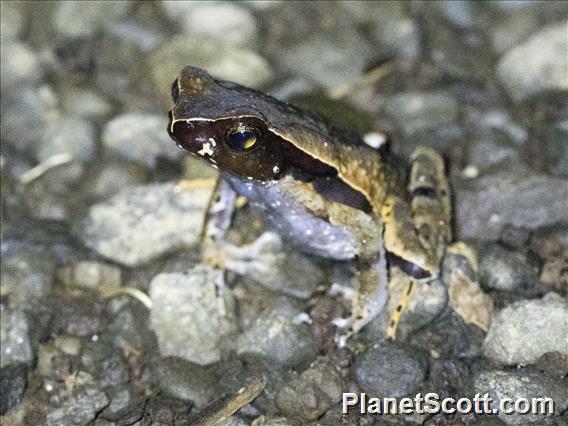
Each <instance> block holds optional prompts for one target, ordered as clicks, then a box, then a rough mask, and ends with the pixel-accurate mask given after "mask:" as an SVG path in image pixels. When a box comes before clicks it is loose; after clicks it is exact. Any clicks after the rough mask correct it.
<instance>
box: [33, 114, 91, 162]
mask: <svg viewBox="0 0 568 426" xmlns="http://www.w3.org/2000/svg"><path fill="white" fill-rule="evenodd" d="M35 154H36V158H37V159H38V161H39V162H42V161H45V160H47V159H48V158H50V157H52V156H54V155H59V154H68V155H70V156H71V157H72V158H74V159H77V160H80V161H89V160H91V159H92V158H93V155H94V154H95V127H94V126H93V124H92V123H91V122H90V121H87V120H84V119H80V118H71V117H62V118H59V119H57V120H54V121H51V122H49V123H48V124H47V126H46V128H45V129H44V133H43V136H42V138H41V140H40V141H39V143H38V145H37V146H36V151H35Z"/></svg>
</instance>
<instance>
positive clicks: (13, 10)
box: [0, 2, 24, 78]
mask: <svg viewBox="0 0 568 426" xmlns="http://www.w3.org/2000/svg"><path fill="white" fill-rule="evenodd" d="M19 6H20V5H19V4H18V3H15V2H2V3H0V35H1V38H2V41H3V42H5V41H7V40H13V39H16V38H18V37H19V36H20V35H21V34H22V30H23V29H24V17H23V16H22V12H21V10H20V7H19ZM2 78H4V76H2Z"/></svg>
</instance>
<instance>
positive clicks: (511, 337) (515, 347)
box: [483, 293, 568, 365]
mask: <svg viewBox="0 0 568 426" xmlns="http://www.w3.org/2000/svg"><path fill="white" fill-rule="evenodd" d="M567 324H568V310H567V309H566V300H565V299H564V298H562V297H560V296H558V295H557V294H555V293H549V294H547V295H546V296H544V297H543V298H542V299H537V300H522V301H519V302H516V303H513V304H511V305H509V306H507V307H506V308H504V309H503V310H501V312H499V313H498V314H497V315H496V316H495V317H494V319H493V323H492V324H491V328H490V329H489V332H488V333H487V337H486V339H485V342H484V347H483V353H484V355H485V356H486V357H487V358H489V359H491V360H493V361H495V362H499V363H502V364H504V365H517V364H534V363H535V362H537V360H538V359H539V357H540V356H541V355H543V354H545V353H547V352H554V351H556V352H560V353H562V354H568V328H567V327H566V325H567Z"/></svg>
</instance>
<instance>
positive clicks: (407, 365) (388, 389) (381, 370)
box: [353, 342, 426, 398]
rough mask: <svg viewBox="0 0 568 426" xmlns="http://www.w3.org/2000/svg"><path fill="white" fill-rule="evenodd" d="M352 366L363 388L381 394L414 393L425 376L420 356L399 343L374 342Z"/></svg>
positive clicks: (423, 362)
mask: <svg viewBox="0 0 568 426" xmlns="http://www.w3.org/2000/svg"><path fill="white" fill-rule="evenodd" d="M353 368H354V372H355V378H356V380H357V383H358V384H359V386H361V388H362V389H363V390H364V391H365V392H367V393H368V394H372V395H381V396H383V397H394V398H400V397H403V396H406V395H409V394H413V393H416V392H417V391H418V389H419V387H420V385H421V384H422V383H423V382H424V379H425V378H426V365H425V361H424V360H423V359H422V357H421V356H419V355H418V354H417V353H416V350H414V351H411V350H410V349H409V348H408V347H406V346H403V345H401V344H399V343H391V342H380V343H375V344H374V345H372V346H370V347H369V349H368V350H367V352H365V353H364V354H363V355H361V356H359V357H358V358H357V360H356V361H355V364H354V367H353Z"/></svg>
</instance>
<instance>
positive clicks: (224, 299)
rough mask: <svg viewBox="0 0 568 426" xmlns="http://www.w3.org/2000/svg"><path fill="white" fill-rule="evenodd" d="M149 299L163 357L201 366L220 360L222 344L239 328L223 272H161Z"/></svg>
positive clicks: (197, 270)
mask: <svg viewBox="0 0 568 426" xmlns="http://www.w3.org/2000/svg"><path fill="white" fill-rule="evenodd" d="M150 298H151V299H152V310H151V312H150V323H151V327H152V329H153V330H154V333H156V336H157V338H158V345H159V347H160V353H161V354H162V355H163V356H169V355H170V356H177V357H180V358H184V359H186V360H188V361H191V362H194V363H197V364H200V365H207V364H211V363H214V362H217V361H219V360H220V359H221V349H222V344H223V343H224V342H225V341H226V340H227V337H228V336H229V335H230V334H231V333H234V332H235V331H236V330H235V325H236V318H235V313H234V302H233V299H232V294H231V292H230V291H229V289H227V288H225V287H224V283H223V275H222V273H221V272H220V271H212V270H210V269H207V268H199V269H194V270H192V271H190V272H189V273H186V274H183V273H169V274H159V275H157V276H156V277H154V279H153V280H152V283H151V284H150Z"/></svg>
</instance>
